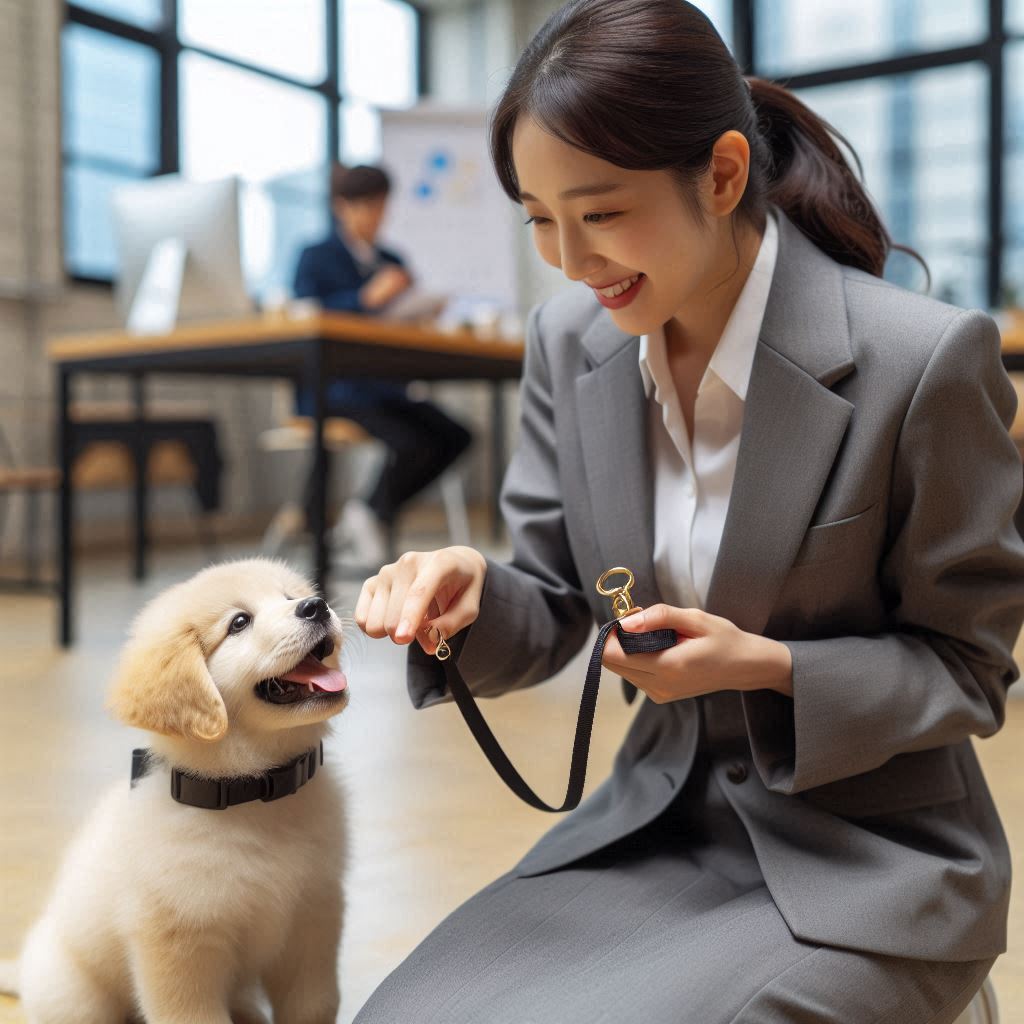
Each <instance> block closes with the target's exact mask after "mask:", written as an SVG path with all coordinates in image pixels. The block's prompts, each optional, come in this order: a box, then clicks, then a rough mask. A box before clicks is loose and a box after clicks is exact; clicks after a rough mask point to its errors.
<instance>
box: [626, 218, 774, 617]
mask: <svg viewBox="0 0 1024 1024" xmlns="http://www.w3.org/2000/svg"><path fill="white" fill-rule="evenodd" d="M778 244H779V243H778V227H777V225H776V222H775V214H774V212H773V211H772V210H770V209H769V214H768V218H767V222H766V225H765V231H764V236H763V238H762V239H761V247H760V249H759V250H758V253H757V259H756V261H755V262H754V266H753V268H752V269H751V271H750V274H749V275H748V277H747V280H746V283H745V284H744V285H743V290H742V291H741V292H740V296H739V298H738V299H737V300H736V305H735V306H734V307H733V311H732V313H731V315H730V316H729V322H728V323H727V324H726V325H725V330H724V331H723V332H722V337H721V338H720V339H719V341H718V344H717V346H716V347H715V351H714V354H713V355H712V357H711V361H710V363H709V364H708V367H707V369H706V370H705V372H704V376H703V377H702V378H701V382H700V386H699V388H698V390H697V400H696V405H695V409H694V424H693V435H694V436H693V442H692V444H691V441H690V438H689V436H688V433H687V429H686V422H685V420H684V419H683V413H682V409H681V407H680V405H679V396H678V395H677V393H676V388H675V384H674V383H673V381H672V375H671V373H670V372H669V366H668V358H667V355H666V351H665V332H664V330H663V329H660V328H659V329H658V331H656V332H652V333H651V334H645V335H642V336H641V338H640V374H641V376H642V378H643V382H644V391H645V392H646V393H647V398H648V423H647V451H648V458H649V460H650V461H649V467H650V471H651V473H652V474H653V477H654V570H655V578H656V580H657V582H658V587H659V589H660V590H661V596H662V600H664V601H665V603H666V604H671V605H675V606H676V607H680V608H703V607H704V603H705V601H706V600H707V596H708V587H709V586H710V584H711V573H712V570H713V569H714V567H715V560H716V559H717V557H718V548H719V545H720V544H721V541H722V530H723V528H724V526H725V514H726V511H727V510H728V507H729V495H730V494H731V493H732V482H733V477H734V476H735V475H736V456H737V453H738V452H739V446H740V431H741V430H742V428H743V408H744V403H745V401H746V397H747V385H748V383H749V381H750V369H751V366H752V365H753V362H754V352H755V350H756V348H757V339H758V335H759V334H760V331H761V321H762V320H763V319H764V311H765V307H766V306H767V303H768V292H769V289H770V287H771V283H772V274H773V273H774V271H775V257H776V254H777V253H778Z"/></svg>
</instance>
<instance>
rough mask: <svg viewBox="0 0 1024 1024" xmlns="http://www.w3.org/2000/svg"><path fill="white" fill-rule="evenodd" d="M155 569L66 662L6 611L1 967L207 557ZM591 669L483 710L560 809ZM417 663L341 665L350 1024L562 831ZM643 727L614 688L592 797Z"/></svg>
mask: <svg viewBox="0 0 1024 1024" xmlns="http://www.w3.org/2000/svg"><path fill="white" fill-rule="evenodd" d="M404 539H405V541H407V543H406V544H405V546H406V547H418V548H421V549H423V548H425V547H433V546H439V545H440V544H443V543H445V541H444V540H443V538H437V537H431V536H424V535H420V536H417V535H414V534H410V535H409V536H408V537H406V538H404ZM484 549H485V550H487V551H488V552H489V553H493V554H495V555H497V556H498V557H504V555H505V554H506V552H504V551H503V550H501V549H495V548H488V547H487V546H486V545H484ZM229 553H230V554H232V555H235V554H245V553H248V552H246V551H245V550H244V549H242V548H238V549H232V551H230V552H229ZM154 563H155V565H154V575H153V578H152V580H151V581H150V582H148V583H146V584H145V585H143V586H141V587H136V586H135V585H134V584H132V583H131V582H130V581H129V580H128V570H127V562H126V561H125V560H123V559H107V560H104V561H97V562H93V563H92V564H90V565H89V566H88V567H87V569H86V570H85V571H83V572H82V574H81V578H82V587H81V591H80V594H79V600H78V608H79V611H80V615H81V619H80V636H81V638H82V639H81V642H80V643H79V644H78V645H77V646H76V647H75V648H74V649H73V650H72V651H70V652H67V653H64V652H62V651H60V650H59V649H57V648H56V647H54V646H53V643H52V632H53V628H52V627H53V621H54V613H53V606H52V603H51V602H50V601H49V600H48V599H46V598H42V597H13V596H0V651H2V652H3V657H2V659H0V687H2V693H3V696H4V704H3V707H4V711H3V741H2V744H0V793H2V794H3V798H2V803H0V835H2V837H3V843H2V847H0V883H2V891H3V894H4V898H3V901H2V906H0V957H11V956H14V955H15V953H16V951H17V948H18V945H19V943H20V941H21V937H22V935H23V934H24V932H25V929H26V928H27V926H28V925H29V923H30V921H31V920H32V919H33V917H34V916H35V915H36V914H37V913H38V911H39V909H40V907H41V902H42V900H43V898H44V895H45V893H46V891H47V887H48V885H49V880H50V878H51V876H52V873H53V872H54V870H55V868H56V865H57V863H58V861H59V859H60V857H61V855H62V851H63V849H64V847H65V845H66V843H67V841H68V839H69V838H70V836H71V834H72V832H73V830H74V829H75V827H76V826H77V825H78V823H79V822H80V821H81V820H82V818H83V817H84V815H85V814H86V813H87V811H88V809H89V807H90V806H91V800H92V794H93V792H94V790H95V787H97V786H101V785H105V784H106V783H107V782H108V781H109V780H111V779H116V778H118V777H119V776H124V778H125V780H126V781H127V773H128V768H129V760H130V750H131V748H132V747H133V746H135V745H138V744H139V743H140V741H143V742H144V736H143V734H141V733H135V732H132V731H130V730H127V729H125V728H123V727H121V726H119V725H117V724H116V723H114V722H112V721H111V720H109V719H108V718H107V717H106V715H105V713H104V711H103V709H102V698H103V690H104V687H105V684H106V681H107V678H108V676H109V672H110V669H111V665H112V656H113V654H114V652H115V651H116V649H117V647H118V645H119V643H120V638H121V636H122V634H123V631H124V628H125V626H126V624H127V622H128V620H129V618H130V616H131V614H132V613H133V611H134V610H135V609H136V608H137V607H138V605H139V604H140V603H141V601H142V600H143V599H145V598H146V597H147V596H149V595H150V594H152V593H155V592H157V591H158V590H160V589H162V588H163V587H164V586H166V585H167V584H168V583H170V582H172V581H173V580H174V579H177V578H181V577H183V576H185V575H188V574H189V573H191V572H192V571H194V570H195V569H197V568H199V566H200V565H201V564H202V563H201V555H200V554H199V553H197V552H189V551H183V552H163V553H158V554H157V555H156V557H155V558H154ZM358 590H359V584H358V583H352V584H348V585H339V586H338V587H337V588H336V590H335V592H334V593H333V594H331V596H332V598H334V604H335V607H336V609H337V610H339V611H340V612H342V613H346V612H347V613H349V614H350V613H351V611H352V608H353V606H354V603H355V600H356V596H357V594H358ZM586 654H587V652H586V651H584V652H581V655H580V656H579V657H578V658H577V659H576V660H575V661H574V662H573V663H572V664H571V665H569V666H568V667H567V668H566V669H565V670H564V671H563V672H562V673H561V674H560V675H559V676H558V677H557V678H556V679H554V680H552V681H551V682H550V683H548V684H547V685H545V686H541V687H536V688H533V689H532V690H529V691H526V692H523V693H517V694H510V695H508V696H507V697H505V698H503V699H502V700H501V702H500V703H493V704H489V705H488V707H486V708H485V709H484V710H485V713H487V714H488V718H489V720H491V721H492V723H493V724H494V728H495V732H496V733H497V735H498V737H499V739H500V741H501V742H502V744H503V745H504V746H505V747H506V749H507V750H508V753H509V756H510V757H511V758H512V759H513V761H514V762H515V763H516V764H517V765H520V766H522V767H523V771H524V774H526V775H527V777H528V779H529V781H531V783H533V784H534V785H535V786H536V787H537V788H538V789H540V790H541V792H542V793H543V794H545V795H546V796H547V798H548V799H549V800H553V799H555V798H556V797H560V796H561V794H562V791H563V787H564V784H565V778H566V771H567V767H568V761H569V752H570V738H571V735H572V729H573V727H574V725H575V720H576V714H577V710H578V700H579V688H580V685H581V681H582V679H583V675H584V670H585V660H586ZM404 657H405V653H404V650H402V649H400V648H397V647H395V646H394V645H393V644H391V642H390V641H387V640H384V641H372V640H368V639H366V638H365V637H363V636H362V635H361V634H358V635H357V636H356V637H355V638H354V639H353V641H352V643H351V644H350V646H349V653H348V660H347V662H346V665H347V668H348V672H349V678H350V680H351V683H352V694H353V696H352V704H351V706H350V708H349V710H348V711H347V712H346V713H345V714H344V715H342V716H341V718H340V719H339V720H338V724H337V729H336V733H335V735H334V737H333V738H332V739H331V741H330V743H329V745H328V749H327V754H326V760H327V763H328V764H330V766H331V769H332V770H333V771H335V772H337V774H338V775H339V777H340V778H342V780H343V781H344V784H345V786H346V790H347V792H348V796H349V801H350V805H351V820H352V824H353V834H354V848H353V857H352V863H351V867H350V871H349V875H348V879H347V892H348V911H347V923H346V931H345V940H344V945H343V950H342V958H341V976H342V983H343V1009H342V1014H341V1017H340V1020H341V1021H343V1022H348V1021H351V1019H352V1017H353V1016H354V1014H355V1012H356V1010H357V1009H358V1007H359V1006H361V1005H362V1003H363V1002H364V1001H365V999H366V998H367V997H368V996H369V994H370V992H371V991H372V990H373V989H374V987H375V986H376V985H377V984H378V983H379V982H380V981H381V980H382V978H383V977H384V976H385V975H386V974H387V973H388V972H389V971H390V970H391V969H392V968H393V967H394V966H395V965H396V964H397V963H398V962H399V961H400V960H401V959H402V958H403V957H404V956H405V954H406V953H408V952H409V950H411V949H412V947H413V946H415V945H416V943H417V942H418V941H419V940H420V939H421V938H422V937H423V936H424V935H426V934H427V932H428V931H430V930H431V928H433V926H434V925H435V924H436V923H437V922H438V921H439V920H440V919H441V918H442V917H444V916H445V914H447V913H448V912H449V911H450V910H452V909H453V908H454V907H456V906H457V905H458V904H459V903H461V902H462V901H463V900H465V899H466V898H467V897H468V896H470V895H471V894H472V893H474V892H475V891H477V890H478V889H479V888H481V887H482V886H484V885H485V884H486V883H487V882H489V881H490V880H491V879H492V878H494V877H496V876H497V875H499V874H501V873H502V872H504V871H505V870H507V869H508V868H509V867H510V866H511V865H512V864H513V863H514V862H515V861H516V860H518V858H519V857H520V856H521V854H522V853H523V852H525V851H526V849H527V848H528V847H529V846H531V845H532V844H533V842H534V841H535V840H536V839H537V838H538V837H539V836H540V835H541V834H542V833H543V832H544V831H545V830H547V829H548V828H549V827H551V825H552V824H553V820H554V819H553V818H552V817H551V816H549V815H545V814H541V813H539V812H537V811H534V810H531V809H530V808H529V807H527V806H526V805H525V804H523V803H521V802H520V801H519V800H518V799H517V798H516V797H514V796H513V795H512V794H511V793H509V792H508V791H507V790H506V789H505V788H504V786H503V784H502V783H501V782H500V781H499V780H498V779H497V778H496V776H495V775H494V773H493V771H492V770H491V768H490V766H489V765H487V763H486V762H485V761H484V759H483V755H482V754H481V753H480V751H479V750H478V749H477V747H476V745H475V742H474V741H473V739H472V737H471V736H470V734H469V732H468V730H467V729H466V727H465V725H464V723H463V722H462V719H461V717H460V716H459V715H458V713H457V712H456V711H455V710H454V709H453V708H452V707H450V706H446V707H441V708H433V709H429V710H426V711H422V712H417V711H415V710H414V709H413V707H412V705H411V704H410V703H409V701H408V698H407V696H406V692H405V685H404ZM1021 657H1024V644H1021V645H1020V646H1019V647H1018V658H1021ZM1022 688H1024V684H1022ZM1021 698H1024V693H1021V694H1019V695H1018V697H1017V698H1016V699H1013V700H1011V701H1010V708H1009V714H1008V717H1007V723H1006V726H1005V728H1004V729H1003V730H1001V732H1000V733H998V734H997V735H996V736H995V737H993V738H991V739H989V740H985V741H975V743H976V747H977V749H978V754H979V757H980V758H981V761H982V763H983V765H984V767H985V771H986V774H987V776H988V779H989V782H990V785H991V787H992V790H993V793H994V796H995V799H996V803H997V805H998V806H999V808H1000V810H1001V813H1002V816H1003V821H1004V825H1005V827H1006V830H1007V833H1008V835H1009V838H1010V842H1011V845H1012V847H1013V849H1014V851H1015V867H1016V877H1017V878H1022V877H1024V773H1022V772H1021V771H1020V761H1019V756H1020V755H1019V751H1020V750H1021V748H1022V747H1024V699H1021ZM634 713H635V707H634V708H628V707H626V706H625V704H624V703H623V701H622V699H621V696H620V693H619V689H618V687H617V686H605V687H604V690H603V692H602V696H601V700H600V705H599V709H598V716H597V723H596V727H595V730H594V740H593V747H592V754H591V762H590V763H591V768H590V772H589V777H590V782H589V785H588V791H589V789H592V788H593V787H594V786H595V785H596V784H597V783H598V782H599V781H600V779H601V778H603V777H604V776H605V775H606V774H607V772H608V771H609V769H610V767H611V763H612V758H613V756H614V752H615V750H616V748H617V746H618V743H619V742H620V741H621V738H622V736H623V734H624V732H625V730H626V728H627V726H628V723H629V721H630V720H631V718H632V716H633V714H634ZM1010 925H1011V936H1010V952H1009V953H1007V954H1006V955H1005V956H1003V957H1002V958H1000V960H999V961H998V962H997V964H996V967H995V971H994V980H995V984H996V988H997V991H998V994H999V1000H1000V1008H1001V1014H1002V1017H1001V1019H1002V1024H1024V899H1022V898H1020V897H1019V896H1016V897H1015V899H1014V904H1013V908H1012V911H1011V922H1010ZM21 1020H22V1018H21V1016H20V1014H19V1012H18V1009H17V1006H16V1004H15V1003H14V1002H13V1001H11V1000H4V999H2V998H0V1024H9V1022H20V1021H21ZM97 1024H99V1022H97ZM481 1024H483V1022H481Z"/></svg>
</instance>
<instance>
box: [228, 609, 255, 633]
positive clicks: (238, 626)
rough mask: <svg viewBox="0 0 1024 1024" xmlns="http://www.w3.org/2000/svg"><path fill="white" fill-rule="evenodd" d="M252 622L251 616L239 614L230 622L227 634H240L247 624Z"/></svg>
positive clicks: (243, 613)
mask: <svg viewBox="0 0 1024 1024" xmlns="http://www.w3.org/2000/svg"><path fill="white" fill-rule="evenodd" d="M250 622H252V616H251V615H246V613H245V612H239V613H238V614H237V615H236V616H235V617H234V618H233V619H232V620H231V625H230V626H228V632H229V633H241V632H242V630H243V629H245V627H246V626H248V625H249V623H250Z"/></svg>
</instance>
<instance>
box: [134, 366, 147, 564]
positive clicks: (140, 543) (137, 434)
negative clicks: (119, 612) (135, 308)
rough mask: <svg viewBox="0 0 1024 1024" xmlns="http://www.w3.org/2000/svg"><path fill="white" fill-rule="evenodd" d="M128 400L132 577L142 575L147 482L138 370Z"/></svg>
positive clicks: (142, 391) (143, 395) (143, 401)
mask: <svg viewBox="0 0 1024 1024" xmlns="http://www.w3.org/2000/svg"><path fill="white" fill-rule="evenodd" d="M132 402H133V404H134V406H135V430H134V432H133V433H134V438H133V440H132V459H133V461H134V463H135V578H136V579H137V580H144V579H145V578H146V550H147V547H148V539H147V536H146V512H147V509H146V506H147V500H146V499H147V497H148V493H147V492H148V485H149V479H148V476H149V472H148V470H149V467H148V462H149V458H148V456H149V451H148V449H147V441H146V431H145V429H144V426H143V422H142V421H143V420H144V419H145V418H146V392H145V379H144V378H143V376H142V374H141V373H133V374H132Z"/></svg>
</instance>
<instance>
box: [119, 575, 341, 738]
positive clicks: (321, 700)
mask: <svg viewBox="0 0 1024 1024" xmlns="http://www.w3.org/2000/svg"><path fill="white" fill-rule="evenodd" d="M342 639H343V637H342V628H341V623H340V621H339V620H338V617H337V616H336V615H335V614H334V612H333V611H332V610H331V609H330V608H329V607H328V605H327V602H326V601H324V600H323V598H321V597H319V596H318V595H317V594H316V591H315V589H314V588H313V586H312V585H311V584H310V583H309V582H308V581H307V580H305V579H304V578H303V577H301V576H300V575H298V574H297V573H296V572H294V571H293V570H292V569H290V568H289V567H288V566H287V565H285V564H284V563H283V562H275V561H271V560H269V559H263V558H253V559H245V560H241V561H237V562H227V563H223V564H220V565H212V566H210V567H208V568H206V569H203V570H202V571H201V572H199V573H197V574H196V575H195V576H193V577H192V578H191V579H188V580H186V581H184V582H183V583H178V584H177V585H175V586H173V587H171V588H170V589H168V590H166V591H164V592H163V593H161V594H159V595H158V596H157V597H155V598H153V600H151V601H150V602H149V603H148V604H147V605H146V606H145V607H144V608H143V609H142V611H141V612H139V614H138V616H137V617H136V619H135V621H134V623H133V624H132V628H131V631H130V635H129V638H128V641H127V643H126V644H125V647H124V650H123V651H122V654H121V660H120V664H119V666H118V669H117V673H116V675H115V677H114V681H113V684H112V685H111V688H110V694H109V699H108V706H109V708H110V710H111V711H112V712H113V714H114V715H115V716H116V717H117V718H119V719H120V720H121V721H123V722H125V723H126V724H127V725H132V726H135V727H136V728H140V729H146V730H148V731H150V732H156V733H162V734H164V735H166V736H179V737H183V738H185V739H198V740H207V741H215V740H219V739H221V738H222V737H223V736H224V735H225V733H226V732H227V730H228V723H229V721H230V722H231V724H232V726H234V725H236V724H238V725H244V726H247V727H249V728H251V729H256V730H279V729H288V728H293V727H296V726H301V725H310V724H312V723H315V722H321V721H323V720H325V719H327V718H329V717H331V716H332V715H334V714H337V713H338V712H339V711H341V710H342V709H343V708H344V707H345V706H346V705H347V703H348V689H347V681H346V679H345V676H344V675H343V674H342V672H341V671H340V669H339V667H338V657H339V654H340V652H341V644H342Z"/></svg>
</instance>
